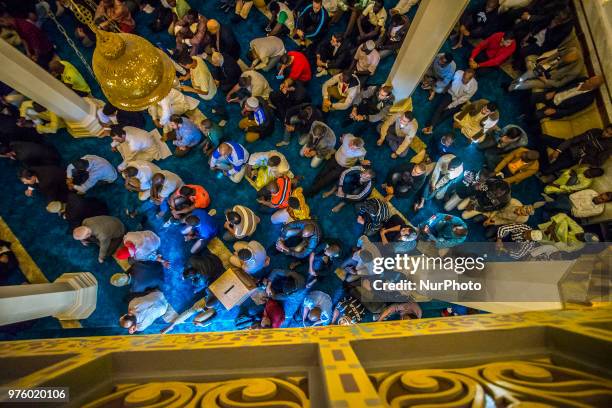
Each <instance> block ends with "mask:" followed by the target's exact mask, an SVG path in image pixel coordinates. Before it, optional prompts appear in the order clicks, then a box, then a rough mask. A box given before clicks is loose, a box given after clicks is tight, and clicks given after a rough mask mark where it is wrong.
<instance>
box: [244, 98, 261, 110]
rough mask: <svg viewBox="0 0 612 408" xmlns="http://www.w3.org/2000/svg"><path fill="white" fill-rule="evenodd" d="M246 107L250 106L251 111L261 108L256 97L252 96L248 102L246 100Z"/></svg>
mask: <svg viewBox="0 0 612 408" xmlns="http://www.w3.org/2000/svg"><path fill="white" fill-rule="evenodd" d="M246 106H248V107H249V108H251V109H257V108H259V99H257V98H256V97H254V96H250V97H249V98H248V99H247V100H246Z"/></svg>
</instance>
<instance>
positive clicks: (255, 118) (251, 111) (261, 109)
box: [238, 96, 274, 143]
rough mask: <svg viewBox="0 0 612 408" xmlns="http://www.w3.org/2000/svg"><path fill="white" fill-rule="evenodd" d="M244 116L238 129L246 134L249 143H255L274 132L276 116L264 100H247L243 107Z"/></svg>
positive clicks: (251, 98)
mask: <svg viewBox="0 0 612 408" xmlns="http://www.w3.org/2000/svg"><path fill="white" fill-rule="evenodd" d="M242 116H243V118H242V119H241V120H240V123H239V124H238V127H239V128H240V129H242V130H244V131H245V132H246V136H245V139H246V141H247V142H249V143H250V142H255V141H256V140H259V139H261V138H264V137H266V136H270V135H271V134H272V133H273V132H274V116H273V115H272V112H271V111H270V108H269V106H268V104H267V102H266V101H264V100H263V99H262V98H256V97H254V96H251V97H249V98H247V99H246V101H245V102H244V104H243V107H242Z"/></svg>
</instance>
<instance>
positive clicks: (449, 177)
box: [414, 154, 463, 210]
mask: <svg viewBox="0 0 612 408" xmlns="http://www.w3.org/2000/svg"><path fill="white" fill-rule="evenodd" d="M462 176H463V162H462V161H461V159H460V158H458V157H457V156H455V155H454V154H445V155H444V156H442V157H440V159H439V160H438V161H437V162H436V166H435V167H434V169H433V171H432V172H431V175H430V177H429V182H428V183H426V185H425V190H424V191H423V197H421V199H420V200H417V201H416V203H415V205H414V209H415V210H419V209H421V208H423V205H424V204H425V202H426V201H428V200H430V199H431V198H435V199H436V200H442V199H443V198H444V195H445V194H446V192H447V191H448V189H449V188H450V187H451V186H452V185H453V184H454V183H455V182H456V181H458V180H460V179H461V177H462Z"/></svg>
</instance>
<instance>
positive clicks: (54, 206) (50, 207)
mask: <svg viewBox="0 0 612 408" xmlns="http://www.w3.org/2000/svg"><path fill="white" fill-rule="evenodd" d="M63 207H64V206H63V205H62V203H61V202H59V201H51V202H50V203H49V204H47V211H48V212H50V213H53V214H57V213H59V212H61V211H62V209H63Z"/></svg>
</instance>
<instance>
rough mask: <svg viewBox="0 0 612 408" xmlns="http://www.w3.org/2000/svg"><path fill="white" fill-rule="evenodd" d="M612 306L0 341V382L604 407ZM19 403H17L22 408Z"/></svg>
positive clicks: (92, 403)
mask: <svg viewBox="0 0 612 408" xmlns="http://www.w3.org/2000/svg"><path fill="white" fill-rule="evenodd" d="M611 344H612V307H610V306H602V307H594V308H584V309H576V310H564V311H545V312H529V313H520V314H499V315H472V316H462V317H455V318H440V319H426V320H412V321H397V322H386V323H371V324H363V325H357V326H350V327H339V326H334V327H320V328H308V329H280V330H267V331H242V332H224V333H203V334H183V335H166V336H161V335H149V336H114V337H88V338H70V339H49V340H32V341H16V342H3V343H0V364H1V367H3V370H2V371H3V374H2V375H3V381H2V382H3V385H4V386H12V387H34V386H68V387H70V398H71V403H70V405H71V406H79V407H81V406H83V407H205V408H209V407H210V408H216V407H225V408H238V407H241V408H247V407H258V408H259V407H286V408H294V407H295V408H297V407H314V408H319V407H334V408H343V407H346V408H353V407H410V406H420V407H425V406H429V407H442V406H444V407H485V406H495V405H497V406H519V405H521V406H526V407H546V406H550V407H558V406H568V407H590V406H600V407H610V406H612V381H611V380H610V378H611V377H612V376H611V374H610V373H611V371H612V352H611V351H612V347H611ZM24 406H25V405H24Z"/></svg>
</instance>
